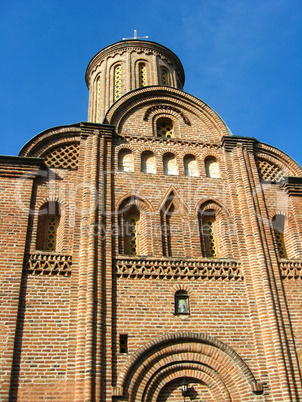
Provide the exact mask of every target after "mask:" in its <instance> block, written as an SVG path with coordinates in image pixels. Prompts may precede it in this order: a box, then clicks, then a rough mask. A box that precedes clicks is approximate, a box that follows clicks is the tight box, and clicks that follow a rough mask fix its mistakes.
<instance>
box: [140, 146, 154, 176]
mask: <svg viewBox="0 0 302 402" xmlns="http://www.w3.org/2000/svg"><path fill="white" fill-rule="evenodd" d="M141 171H142V172H144V173H156V169H155V157H154V154H153V152H151V151H145V152H143V153H142V156H141Z"/></svg>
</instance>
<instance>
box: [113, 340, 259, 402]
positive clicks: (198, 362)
mask: <svg viewBox="0 0 302 402" xmlns="http://www.w3.org/2000/svg"><path fill="white" fill-rule="evenodd" d="M179 368H181V370H178V369H179ZM169 369H170V374H171V373H176V372H178V376H180V375H183V373H184V372H186V373H187V374H186V375H188V376H189V374H190V373H191V374H190V375H191V377H193V378H199V379H202V381H204V382H205V383H206V384H207V385H208V386H212V387H213V382H214V383H215V384H216V385H215V387H214V388H215V392H218V389H220V392H222V390H223V392H224V394H229V395H230V400H250V399H249V398H250V397H251V394H252V392H259V391H261V390H262V386H261V384H260V383H257V381H256V379H255V377H254V375H253V373H252V371H251V370H250V369H249V367H248V366H247V364H246V363H245V362H244V361H243V360H242V358H241V357H240V356H239V355H238V354H237V353H236V352H235V351H234V349H232V348H231V347H230V346H228V345H226V344H225V343H223V342H221V341H220V340H218V339H216V338H214V337H212V336H210V335H207V334H203V333H190V332H181V333H173V334H168V335H163V336H161V337H159V338H157V339H154V340H152V341H150V342H148V343H147V344H146V345H144V346H142V347H141V348H140V349H138V350H137V351H136V352H134V354H133V355H132V356H131V357H130V359H129V360H128V361H127V363H126V364H125V366H124V368H123V369H122V371H121V374H120V376H119V378H118V382H117V387H116V393H115V394H116V395H118V394H119V396H123V395H125V394H127V393H128V395H129V398H130V399H129V400H131V401H133V402H134V401H144V400H145V401H146V402H147V401H149V400H150V401H152V402H153V401H154V400H155V399H152V398H153V396H152V392H151V391H150V392H149V393H148V389H149V388H150V386H151V384H152V383H153V382H152V381H153V380H154V379H156V378H161V383H162V386H164V384H165V383H167V382H168V381H171V377H169ZM196 371H197V372H199V374H197V373H196ZM165 373H166V374H165ZM180 373H182V374H180ZM194 373H195V374H194ZM193 374H194V375H193ZM160 375H161V377H159V376H160ZM155 388H156V387H155ZM216 388H217V390H216ZM150 389H151V388H150ZM143 395H151V396H152V398H151V399H142V397H143ZM232 398H234V399H232ZM221 400H224V399H221Z"/></svg>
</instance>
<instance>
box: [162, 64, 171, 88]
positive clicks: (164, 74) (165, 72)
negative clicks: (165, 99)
mask: <svg viewBox="0 0 302 402" xmlns="http://www.w3.org/2000/svg"><path fill="white" fill-rule="evenodd" d="M161 82H162V85H169V80H168V70H167V69H166V68H162V69H161Z"/></svg>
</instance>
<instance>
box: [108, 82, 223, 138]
mask: <svg viewBox="0 0 302 402" xmlns="http://www.w3.org/2000/svg"><path fill="white" fill-rule="evenodd" d="M152 103H153V105H154V104H159V103H162V104H165V105H168V106H171V107H174V108H177V109H179V110H181V111H183V112H184V111H185V112H186V113H192V114H194V115H195V116H196V117H197V118H198V119H199V120H200V122H202V124H204V125H205V127H206V128H207V130H208V131H209V132H211V133H212V137H213V139H215V141H219V140H220V139H221V138H222V136H228V135H229V131H228V129H227V127H226V125H225V123H224V121H223V120H222V119H221V118H220V116H219V115H218V114H217V113H216V112H215V111H214V110H213V109H211V108H210V107H209V106H208V105H207V104H205V103H204V102H202V101H201V100H200V99H198V98H195V97H194V96H192V95H189V94H187V93H185V92H183V91H180V90H178V89H175V88H171V87H166V86H150V87H144V88H139V89H136V90H134V91H131V92H129V93H127V94H125V95H124V96H122V97H121V98H120V99H118V101H117V102H115V103H114V104H113V105H112V106H111V107H110V108H109V110H108V111H107V113H106V116H105V118H104V123H109V124H113V125H115V126H116V130H117V132H118V133H121V132H122V131H123V125H124V123H125V121H126V120H127V118H128V117H129V115H131V113H133V111H134V110H135V108H136V107H137V106H140V107H141V108H143V107H146V106H147V107H148V106H149V105H150V104H152Z"/></svg>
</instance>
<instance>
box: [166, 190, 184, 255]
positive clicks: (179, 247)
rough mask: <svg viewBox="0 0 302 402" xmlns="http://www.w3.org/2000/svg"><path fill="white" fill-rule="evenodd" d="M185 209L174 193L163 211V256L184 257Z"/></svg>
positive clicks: (168, 198) (169, 197)
mask: <svg viewBox="0 0 302 402" xmlns="http://www.w3.org/2000/svg"><path fill="white" fill-rule="evenodd" d="M183 216H184V211H183V207H181V206H180V200H179V198H178V197H175V194H174V192H173V191H171V193H170V195H169V196H168V197H167V200H166V202H165V204H164V206H163V208H162V209H161V231H162V246H163V255H164V256H167V257H177V256H183V255H184V228H183Z"/></svg>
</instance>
